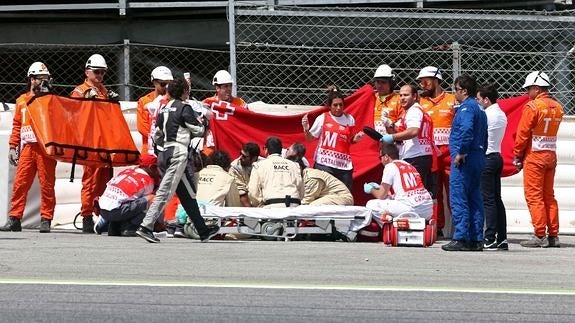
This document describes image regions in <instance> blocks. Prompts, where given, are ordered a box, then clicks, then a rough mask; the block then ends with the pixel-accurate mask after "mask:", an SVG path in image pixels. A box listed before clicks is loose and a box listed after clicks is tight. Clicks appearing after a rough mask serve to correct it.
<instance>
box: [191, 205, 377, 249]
mask: <svg viewBox="0 0 575 323" xmlns="http://www.w3.org/2000/svg"><path fill="white" fill-rule="evenodd" d="M200 213H201V214H202V216H203V217H204V219H206V221H215V222H216V224H218V225H219V226H220V231H219V232H218V233H219V234H227V233H237V234H246V235H251V236H260V237H264V238H268V239H273V240H276V239H280V240H284V241H289V240H292V239H294V238H295V237H297V236H298V235H302V234H323V235H329V234H336V235H339V237H340V238H342V239H343V240H345V241H355V238H356V235H357V231H359V230H360V229H361V228H363V227H365V226H367V225H369V223H370V222H371V219H372V217H373V215H374V212H373V211H372V210H370V209H368V208H366V207H363V206H339V205H324V206H310V205H300V206H297V207H293V208H246V207H219V206H211V205H203V206H200Z"/></svg>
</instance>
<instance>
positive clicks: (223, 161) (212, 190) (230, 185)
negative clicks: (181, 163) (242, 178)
mask: <svg viewBox="0 0 575 323" xmlns="http://www.w3.org/2000/svg"><path fill="white" fill-rule="evenodd" d="M230 164H231V161H230V155H228V153H227V152H225V151H221V150H217V151H215V152H214V153H213V154H212V155H211V156H210V157H209V159H208V165H207V166H206V167H205V168H203V169H202V170H201V171H200V172H199V179H198V194H197V196H196V198H197V200H198V203H199V204H202V203H205V204H210V205H215V206H241V203H240V193H239V192H238V187H237V185H236V182H235V180H234V177H233V176H232V175H230V174H229V173H228V170H229V169H230Z"/></svg>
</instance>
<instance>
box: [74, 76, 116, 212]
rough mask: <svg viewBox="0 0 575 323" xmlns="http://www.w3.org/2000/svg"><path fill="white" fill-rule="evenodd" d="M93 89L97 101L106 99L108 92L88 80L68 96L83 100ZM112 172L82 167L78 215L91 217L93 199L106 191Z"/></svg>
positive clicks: (106, 169) (104, 169)
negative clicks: (80, 202) (80, 203)
mask: <svg viewBox="0 0 575 323" xmlns="http://www.w3.org/2000/svg"><path fill="white" fill-rule="evenodd" d="M91 89H94V90H95V91H96V92H97V95H96V98H97V99H108V90H107V89H106V88H105V87H104V86H103V85H101V84H100V85H97V86H96V85H94V84H92V83H91V82H90V81H89V80H86V81H84V83H82V84H80V85H78V86H77V87H76V88H75V89H74V90H73V91H72V93H71V94H70V96H71V97H73V98H85V97H86V95H87V94H88V93H89V92H90V90H91ZM112 173H113V170H111V169H110V168H107V167H94V166H84V174H83V175H82V193H81V201H82V207H81V209H80V215H81V216H83V217H88V216H89V217H91V216H92V213H93V212H94V199H95V198H96V197H98V196H101V195H102V194H103V193H104V191H105V190H106V183H107V182H108V181H109V180H110V179H112Z"/></svg>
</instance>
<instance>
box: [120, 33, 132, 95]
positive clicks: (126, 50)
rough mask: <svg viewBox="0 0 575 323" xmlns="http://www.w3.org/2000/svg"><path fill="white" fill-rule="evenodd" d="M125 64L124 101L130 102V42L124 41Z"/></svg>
mask: <svg viewBox="0 0 575 323" xmlns="http://www.w3.org/2000/svg"><path fill="white" fill-rule="evenodd" d="M122 62H123V63H124V66H123V67H124V68H123V73H122V76H123V80H122V84H123V90H124V100H126V101H129V100H130V99H131V98H130V40H129V39H124V59H123V60H122Z"/></svg>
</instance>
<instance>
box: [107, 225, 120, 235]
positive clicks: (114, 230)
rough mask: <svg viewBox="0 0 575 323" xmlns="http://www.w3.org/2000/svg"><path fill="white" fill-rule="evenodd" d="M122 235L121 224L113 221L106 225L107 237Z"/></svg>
mask: <svg viewBox="0 0 575 323" xmlns="http://www.w3.org/2000/svg"><path fill="white" fill-rule="evenodd" d="M121 235H122V222H118V221H113V222H110V223H109V224H108V236H109V237H119V236H121Z"/></svg>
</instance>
